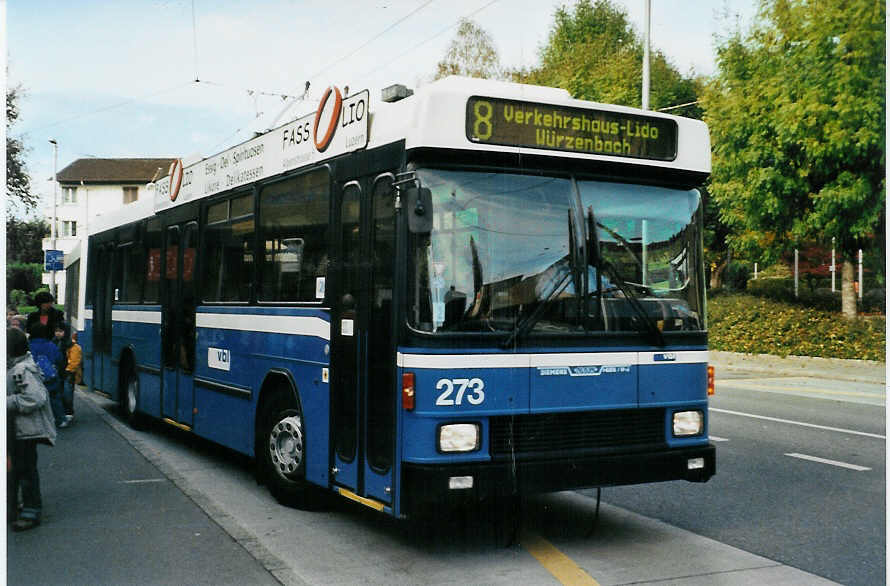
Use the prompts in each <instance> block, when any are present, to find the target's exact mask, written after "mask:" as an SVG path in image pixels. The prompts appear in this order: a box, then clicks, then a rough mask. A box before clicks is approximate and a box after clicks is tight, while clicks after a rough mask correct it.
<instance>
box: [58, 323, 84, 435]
mask: <svg viewBox="0 0 890 586" xmlns="http://www.w3.org/2000/svg"><path fill="white" fill-rule="evenodd" d="M67 357H68V363H67V364H66V366H65V392H64V393H62V405H63V406H64V407H65V421H67V422H68V423H71V420H73V419H74V389H75V388H77V385H79V384H80V383H81V382H82V381H83V350H82V349H81V347H80V344H78V343H77V330H72V331H71V342H70V343H69V345H68V349H67Z"/></svg>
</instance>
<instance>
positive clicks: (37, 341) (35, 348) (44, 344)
mask: <svg viewBox="0 0 890 586" xmlns="http://www.w3.org/2000/svg"><path fill="white" fill-rule="evenodd" d="M30 346H31V356H32V357H33V359H34V362H38V359H37V357H38V356H41V355H42V356H46V358H47V359H48V360H49V361H50V363H51V364H52V365H53V366H55V367H56V376H55V377H54V378H53V379H52V380H50V379H48V378H47V376H46V373H44V375H43V379H44V381H43V382H44V383H54V382H55V379H56V378H61V377H62V375H63V374H64V373H63V370H64V362H62V360H63V357H62V352H61V351H60V350H59V347H58V346H56V344H55V343H54V342H53V341H52V340H47V339H45V338H31V341H30ZM60 363H61V364H62V371H60V370H59V365H60Z"/></svg>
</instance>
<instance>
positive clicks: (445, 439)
mask: <svg viewBox="0 0 890 586" xmlns="http://www.w3.org/2000/svg"><path fill="white" fill-rule="evenodd" d="M478 449H479V424H478V423H450V424H448V425H443V426H441V427H439V451H440V452H472V451H473V450H478Z"/></svg>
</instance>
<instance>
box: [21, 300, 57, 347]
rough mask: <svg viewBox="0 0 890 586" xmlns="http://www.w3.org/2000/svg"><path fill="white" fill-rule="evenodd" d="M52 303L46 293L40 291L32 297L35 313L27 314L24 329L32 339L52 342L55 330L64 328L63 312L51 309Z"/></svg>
mask: <svg viewBox="0 0 890 586" xmlns="http://www.w3.org/2000/svg"><path fill="white" fill-rule="evenodd" d="M53 301H55V299H54V298H53V296H52V295H51V294H50V293H49V292H48V291H41V292H40V293H38V294H37V295H35V296H34V303H35V304H36V305H37V311H35V312H33V313H29V314H28V323H27V325H26V327H25V331H26V332H28V334H29V335H30V336H31V338H32V339H33V338H35V337H37V338H45V339H47V340H52V339H53V337H54V336H55V332H56V328H57V327H59V326H64V324H65V312H63V311H59V310H58V309H56V308H55V307H53Z"/></svg>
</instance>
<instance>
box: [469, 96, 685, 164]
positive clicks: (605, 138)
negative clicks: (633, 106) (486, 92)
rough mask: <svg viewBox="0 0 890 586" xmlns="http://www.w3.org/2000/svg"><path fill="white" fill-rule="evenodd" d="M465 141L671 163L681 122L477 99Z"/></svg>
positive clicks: (471, 105) (472, 102) (473, 101)
mask: <svg viewBox="0 0 890 586" xmlns="http://www.w3.org/2000/svg"><path fill="white" fill-rule="evenodd" d="M466 133H467V138H468V139H469V140H471V141H473V142H475V143H482V144H497V145H504V146H518V147H532V148H539V149H549V150H557V151H571V152H578V153H587V154H594V155H611V156H617V157H633V158H642V159H654V160H659V161H671V160H673V159H674V158H676V156H677V123H676V122H675V121H674V120H670V119H666V118H657V117H655V116H640V115H636V114H625V113H622V112H609V111H606V110H588V109H582V108H569V107H566V106H554V105H550V104H540V103H535V102H521V101H517V100H503V99H498V98H483V97H478V96H474V97H472V98H470V99H469V100H468V101H467V115H466Z"/></svg>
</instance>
